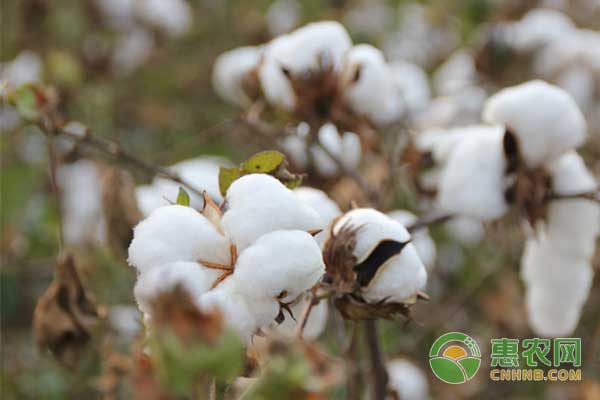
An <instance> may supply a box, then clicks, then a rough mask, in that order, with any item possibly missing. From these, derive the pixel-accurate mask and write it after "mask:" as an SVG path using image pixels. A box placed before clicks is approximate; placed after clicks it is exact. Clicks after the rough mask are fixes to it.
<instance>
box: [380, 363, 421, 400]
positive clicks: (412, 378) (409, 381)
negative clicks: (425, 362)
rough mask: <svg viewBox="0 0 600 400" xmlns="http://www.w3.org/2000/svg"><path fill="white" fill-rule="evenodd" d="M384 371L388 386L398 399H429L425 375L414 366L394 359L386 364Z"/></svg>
mask: <svg viewBox="0 0 600 400" xmlns="http://www.w3.org/2000/svg"><path fill="white" fill-rule="evenodd" d="M386 369H387V372H388V376H389V386H390V388H391V389H392V390H394V391H395V392H396V393H397V394H398V397H399V398H400V399H402V400H426V399H428V398H429V385H428V384H427V375H426V374H425V373H424V372H423V371H422V370H421V369H420V368H419V367H417V366H416V365H415V364H413V363H412V362H410V361H408V360H405V359H395V360H390V361H389V362H388V363H387V365H386ZM390 399H391V398H390Z"/></svg>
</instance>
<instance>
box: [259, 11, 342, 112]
mask: <svg viewBox="0 0 600 400" xmlns="http://www.w3.org/2000/svg"><path fill="white" fill-rule="evenodd" d="M351 45H352V41H351V39H350V36H349V35H348V32H346V30H345V29H344V27H343V26H342V25H340V24H339V23H338V22H334V21H322V22H315V23H312V24H308V25H305V26H304V27H302V28H300V29H298V30H296V31H294V32H291V33H289V34H287V35H283V36H280V37H278V38H276V39H274V40H272V41H271V42H270V43H269V44H267V46H266V48H265V52H264V55H263V62H262V64H261V66H260V69H259V78H260V82H261V87H262V90H263V93H264V95H265V97H266V98H267V100H268V101H269V103H270V104H272V105H274V106H276V107H281V108H283V109H286V110H291V109H293V108H294V105H295V103H296V98H295V94H294V91H293V89H292V86H291V84H290V82H289V80H288V78H287V77H286V75H285V74H284V72H283V70H282V67H283V68H286V69H287V70H288V71H289V72H290V73H291V74H292V75H293V76H301V75H302V74H305V73H309V72H314V71H317V70H318V69H319V66H320V63H323V62H326V63H329V65H331V66H332V67H333V68H334V69H337V68H338V67H339V65H340V61H341V59H342V55H343V54H344V53H345V52H346V50H348V49H349V48H350V46H351Z"/></svg>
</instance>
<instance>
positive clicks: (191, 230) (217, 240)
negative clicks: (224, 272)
mask: <svg viewBox="0 0 600 400" xmlns="http://www.w3.org/2000/svg"><path fill="white" fill-rule="evenodd" d="M198 260H203V261H209V262H213V263H219V264H224V265H229V262H230V255H229V241H228V240H227V238H225V237H224V236H223V235H221V234H220V233H219V231H217V229H216V228H215V227H214V226H213V225H212V224H211V223H210V222H209V221H208V220H207V219H206V218H205V217H204V216H203V215H202V214H200V213H199V212H198V211H196V210H194V209H193V208H191V207H185V206H180V205H170V206H165V207H161V208H158V209H156V210H155V211H154V212H152V214H150V216H149V217H148V218H146V219H145V220H143V221H142V222H140V223H139V224H138V225H137V226H136V227H135V228H134V230H133V240H132V241H131V244H130V245H129V263H130V264H131V265H133V266H134V267H136V268H137V270H138V271H139V272H140V273H144V272H147V271H149V270H150V269H152V268H155V267H157V266H161V265H164V264H168V263H172V262H176V261H189V262H196V261H198Z"/></svg>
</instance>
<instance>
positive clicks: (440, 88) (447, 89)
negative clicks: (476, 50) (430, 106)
mask: <svg viewBox="0 0 600 400" xmlns="http://www.w3.org/2000/svg"><path fill="white" fill-rule="evenodd" d="M476 81H477V69H476V67H475V60H474V59H473V56H472V55H471V54H470V53H469V52H467V51H466V50H462V49H461V50H458V51H456V52H454V53H453V54H452V55H451V56H450V57H449V58H448V59H447V60H446V61H445V62H444V63H443V64H442V65H441V66H440V67H438V69H437V70H436V71H435V73H434V75H433V87H434V89H435V92H436V93H437V94H438V95H453V94H456V93H458V92H459V91H461V90H463V89H464V88H465V87H468V86H471V85H473V84H474V83H475V82H476Z"/></svg>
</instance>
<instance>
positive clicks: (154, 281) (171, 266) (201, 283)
mask: <svg viewBox="0 0 600 400" xmlns="http://www.w3.org/2000/svg"><path fill="white" fill-rule="evenodd" d="M219 275H220V271H217V270H214V269H208V268H202V267H201V266H200V265H199V264H198V263H196V262H190V261H177V262H172V263H168V264H164V265H161V266H159V267H156V268H153V269H151V270H148V271H146V272H144V273H142V274H140V276H139V277H138V280H137V282H136V284H135V288H134V291H133V293H134V295H135V299H136V301H137V303H138V306H139V308H140V310H141V311H142V312H144V313H146V314H150V313H151V308H152V307H151V305H152V302H153V300H155V299H156V298H157V297H158V296H160V294H161V293H165V292H169V291H172V290H173V289H175V287H177V286H181V287H182V288H183V289H184V290H185V291H186V292H187V293H188V294H189V296H190V298H191V299H192V300H193V301H196V302H197V301H198V300H199V299H200V296H201V295H202V294H204V293H206V292H208V291H209V290H210V289H211V286H212V284H213V282H214V281H215V280H216V279H217V278H218V277H219Z"/></svg>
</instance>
